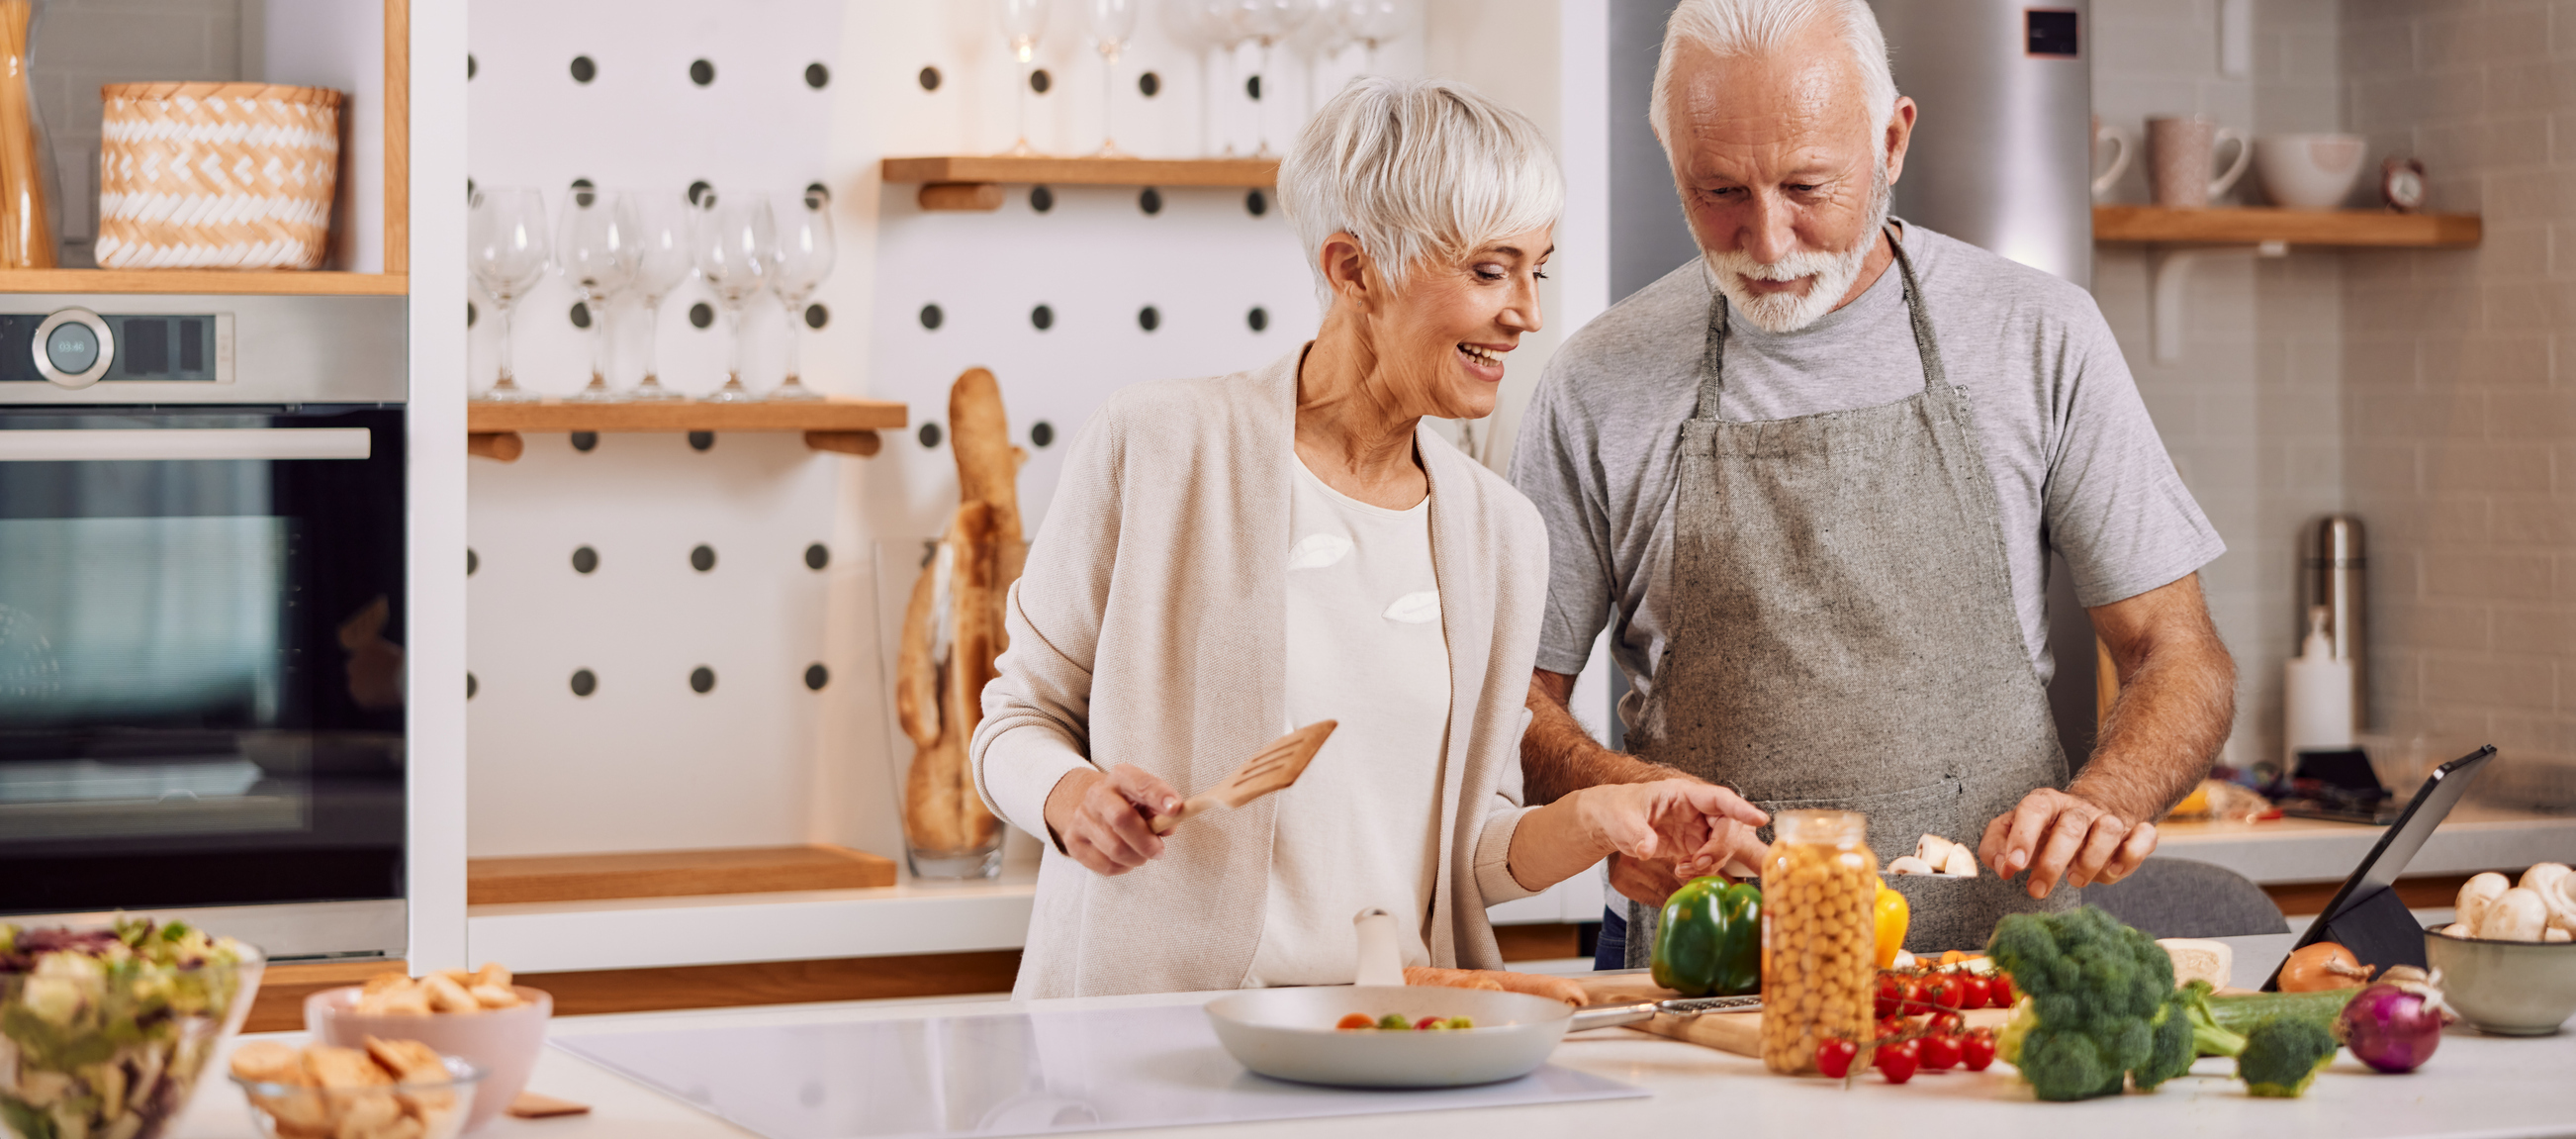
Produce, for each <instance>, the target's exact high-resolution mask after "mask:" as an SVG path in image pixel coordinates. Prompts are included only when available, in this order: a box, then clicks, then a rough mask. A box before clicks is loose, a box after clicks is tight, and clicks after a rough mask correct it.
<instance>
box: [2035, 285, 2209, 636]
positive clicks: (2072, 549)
mask: <svg viewBox="0 0 2576 1139" xmlns="http://www.w3.org/2000/svg"><path fill="white" fill-rule="evenodd" d="M2061 359H2062V360H2063V361H2064V365H2063V366H2064V367H2066V368H2067V369H2068V372H2067V374H2066V376H2065V377H2064V378H2063V381H2062V387H2061V391H2062V392H2063V393H2064V397H2063V398H2064V409H2065V410H2064V414H2063V417H2062V418H2061V420H2060V423H2061V426H2060V429H2059V431H2058V433H2057V434H2058V437H2057V440H2056V443H2057V446H2056V448H2055V454H2054V455H2052V456H2051V458H2050V463H2049V474H2048V486H2047V501H2046V509H2047V516H2048V539H2049V545H2050V546H2052V547H2054V548H2055V549H2056V550H2057V552H2059V553H2060V554H2063V555H2065V557H2066V563H2067V565H2068V567H2069V568H2070V569H2071V570H2072V571H2073V574H2074V577H2075V596H2076V600H2077V601H2079V602H2081V603H2082V604H2083V605H2085V606H2086V607H2087V608H2090V607H2093V606H2097V605H2108V604H2110V603H2112V602H2114V601H2121V600H2125V599H2127V598H2131V597H2135V596H2137V595H2138V594H2141V593H2145V592H2147V591H2148V590H2151V589H2155V588H2157V587H2159V586H2162V585H2166V584H2169V583H2171V582H2174V581H2178V580H2180V579H2181V578H2183V577H2184V576H2186V575H2188V574H2190V573H2192V572H2194V571H2196V570H2198V569H2199V568H2200V567H2202V566H2205V565H2207V564H2209V563H2210V562H2211V561H2212V560H2215V559H2216V558H2217V557H2218V555H2220V554H2222V553H2225V552H2226V550H2227V544H2226V543H2225V542H2224V541H2221V540H2220V539H2219V536H2218V531H2217V529H2216V528H2214V527H2212V526H2211V525H2210V524H2209V518H2208V516H2207V515H2205V514H2203V513H2201V509H2200V503H2199V502H2197V501H2195V500H2194V499H2193V498H2192V496H2191V491H2190V490H2189V489H2188V488H2186V487H2185V486H2184V485H2183V482H2182V475H2181V474H2180V473H2179V472H2177V471H2176V470H2175V469H2174V464H2173V458H2172V457H2171V456H2170V455H2168V454H2166V452H2165V445H2164V439H2163V437H2162V436H2160V435H2158V434H2157V433H2156V425H2155V421H2154V420H2153V419H2152V418H2150V417H2149V416H2148V415H2147V407H2146V403H2145V401H2143V400H2141V399H2140V398H2139V397H2138V385H2137V381H2136V380H2135V379H2134V378H2133V377H2131V376H2130V374H2129V365H2128V363H2127V361H2126V360H2124V359H2122V358H2121V356H2120V349H2119V344H2118V342H2117V341H2116V340H2114V339H2113V338H2112V336H2111V330H2110V328H2109V327H2108V326H2107V325H2105V324H2103V322H2102V315H2101V313H2100V311H2099V310H2096V309H2094V308H2092V307H2091V306H2089V305H2088V306H2085V307H2084V309H2083V311H2082V314H2081V316H2080V317H2079V318H2078V320H2077V323H2076V325H2075V327H2074V328H2073V329H2071V330H2070V334H2069V338H2068V343H2067V346H2066V351H2065V354H2064V356H2062V357H2061Z"/></svg>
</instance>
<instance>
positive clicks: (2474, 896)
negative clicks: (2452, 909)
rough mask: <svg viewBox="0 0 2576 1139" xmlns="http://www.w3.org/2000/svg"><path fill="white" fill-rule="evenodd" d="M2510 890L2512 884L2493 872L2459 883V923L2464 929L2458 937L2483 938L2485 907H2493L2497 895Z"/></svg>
mask: <svg viewBox="0 0 2576 1139" xmlns="http://www.w3.org/2000/svg"><path fill="white" fill-rule="evenodd" d="M2512 888H2513V883H2511V882H2508V881H2506V880H2505V876H2504V875H2502V874H2498V873H2495V872H2494V871H2488V872H2487V873H2484V874H2480V875H2477V876H2475V877H2472V878H2470V879H2469V880H2468V881H2466V882H2463V883H2461V884H2460V901H2459V923H2460V925H2462V926H2464V927H2466V928H2464V929H2462V930H2461V931H2460V935H2461V936H2463V937H2483V936H2485V934H2484V932H2483V931H2484V930H2485V929H2486V913H2487V907H2488V906H2490V905H2493V904H2494V903H2495V900H2496V898H2497V897H2498V896H2499V895H2501V894H2503V893H2504V892H2505V891H2506V890H2509V889H2512Z"/></svg>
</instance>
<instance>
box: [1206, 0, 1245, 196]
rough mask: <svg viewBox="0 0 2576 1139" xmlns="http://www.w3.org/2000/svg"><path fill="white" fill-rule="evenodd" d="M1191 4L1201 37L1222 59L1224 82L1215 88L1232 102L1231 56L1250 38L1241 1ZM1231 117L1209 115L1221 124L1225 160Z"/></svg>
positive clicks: (1208, 0) (1228, 154)
mask: <svg viewBox="0 0 2576 1139" xmlns="http://www.w3.org/2000/svg"><path fill="white" fill-rule="evenodd" d="M1193 2H1194V3H1195V4H1196V5H1197V7H1198V18H1199V23H1200V26H1201V28H1202V29H1203V31H1202V34H1203V35H1205V36H1206V37H1207V40H1208V42H1209V43H1211V44H1213V45H1215V47H1216V51H1217V55H1218V56H1220V57H1222V58H1223V59H1224V60H1225V82H1224V83H1222V84H1219V85H1218V87H1219V89H1220V90H1221V91H1222V92H1223V96H1222V97H1223V98H1225V99H1232V98H1234V96H1235V91H1236V89H1237V85H1236V82H1235V78H1236V76H1235V64H1236V60H1235V56H1236V55H1238V54H1240V53H1241V51H1242V49H1243V42H1244V41H1245V40H1248V39H1251V38H1252V29H1251V26H1250V25H1249V24H1248V23H1246V22H1245V20H1244V9H1243V4H1244V0H1193ZM1222 105H1223V104H1222V103H1219V104H1216V106H1222ZM1233 117H1234V116H1232V115H1222V116H1220V115H1217V114H1216V113H1215V112H1214V111H1213V109H1212V110H1211V111H1210V114H1209V118H1210V119H1211V120H1212V121H1221V125H1220V126H1219V128H1218V133H1219V134H1220V135H1222V136H1223V137H1224V138H1225V150H1224V156H1225V157H1227V158H1232V157H1234V130H1233V126H1234V124H1233V123H1232V122H1231V121H1224V120H1231V119H1232V118H1233Z"/></svg>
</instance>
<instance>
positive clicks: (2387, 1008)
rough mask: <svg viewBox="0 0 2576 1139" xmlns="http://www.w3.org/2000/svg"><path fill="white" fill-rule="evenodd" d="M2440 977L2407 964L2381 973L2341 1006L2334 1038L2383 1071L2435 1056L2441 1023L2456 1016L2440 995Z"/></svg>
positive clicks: (2408, 1068)
mask: <svg viewBox="0 0 2576 1139" xmlns="http://www.w3.org/2000/svg"><path fill="white" fill-rule="evenodd" d="M2440 981H2441V977H2440V974H2438V973H2436V974H2433V975H2430V976H2428V975H2426V974H2425V972H2424V971H2423V970H2421V969H2417V968H2415V967H2414V966H2411V965H2399V966H2396V967H2394V968H2391V969H2390V970H2388V971H2387V972H2386V973H2383V974H2381V975H2380V977H2379V979H2378V980H2377V981H2374V982H2371V983H2370V984H2369V985H2368V986H2366V987H2364V988H2363V989H2362V990H2361V992H2360V993H2359V994H2358V995H2356V996H2354V997H2353V998H2352V1002H2351V1003H2349V1004H2346V1005H2345V1006H2343V1014H2342V1015H2341V1016H2338V1017H2337V1018H2335V1026H2334V1034H2335V1038H2336V1039H2338V1040H2341V1041H2342V1042H2343V1043H2344V1046H2345V1047H2348V1048H2350V1049H2352V1054H2353V1056H2354V1058H2356V1059H2358V1060H2360V1061H2361V1062H2362V1063H2364V1064H2368V1065H2370V1066H2371V1067H2373V1068H2377V1069H2379V1070H2380V1071H2383V1072H2412V1071H2414V1070H2415V1069H2417V1068H2419V1067H2422V1066H2423V1064H2424V1061H2426V1060H2429V1059H2432V1058H2433V1049H2434V1048H2435V1047H2436V1046H2438V1045H2439V1044H2441V1043H2442V1026H2443V1025H2446V1024H2449V1023H2451V1021H2453V1020H2455V1019H2457V1017H2456V1016H2454V1015H2453V1014H2452V1012H2451V1007H2450V1005H2448V1004H2446V1003H2444V1002H2443V1000H2442V990H2441V989H2440V987H2439V985H2440Z"/></svg>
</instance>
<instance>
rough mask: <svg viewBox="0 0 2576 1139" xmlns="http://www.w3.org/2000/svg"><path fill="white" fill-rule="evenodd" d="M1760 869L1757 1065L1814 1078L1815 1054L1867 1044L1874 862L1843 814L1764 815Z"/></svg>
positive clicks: (1861, 822)
mask: <svg viewBox="0 0 2576 1139" xmlns="http://www.w3.org/2000/svg"><path fill="white" fill-rule="evenodd" d="M1771 826H1772V833H1773V834H1774V835H1775V836H1777V837H1776V838H1775V839H1774V840H1773V841H1772V843H1771V851H1770V853H1769V854H1768V855H1767V856H1766V857H1765V858H1764V859H1763V863H1762V1063H1763V1064H1764V1066H1766V1067H1768V1068H1770V1069H1771V1070H1772V1071H1774V1072H1780V1073H1784V1074H1789V1075H1796V1074H1799V1073H1803V1072H1812V1071H1815V1070H1816V1046H1817V1045H1818V1044H1821V1043H1823V1042H1824V1041H1827V1040H1832V1039H1837V1038H1839V1039H1845V1040H1852V1041H1856V1042H1865V1041H1867V1040H1868V1039H1869V1036H1870V1019H1869V1014H1870V999H1871V996H1872V993H1871V987H1872V986H1871V982H1872V981H1874V980H1875V979H1876V974H1877V969H1876V968H1875V965H1876V956H1875V950H1876V946H1875V945H1874V943H1873V940H1872V938H1873V934H1872V931H1871V928H1870V903H1871V901H1872V900H1873V898H1874V895H1876V893H1877V892H1878V858H1877V856H1876V855H1873V854H1871V853H1870V850H1869V843H1868V841H1867V840H1868V837H1869V820H1868V818H1867V816H1864V815H1861V814H1859V813H1857V812H1852V811H1782V812H1780V813H1778V814H1777V815H1774V816H1772V820H1771Z"/></svg>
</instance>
